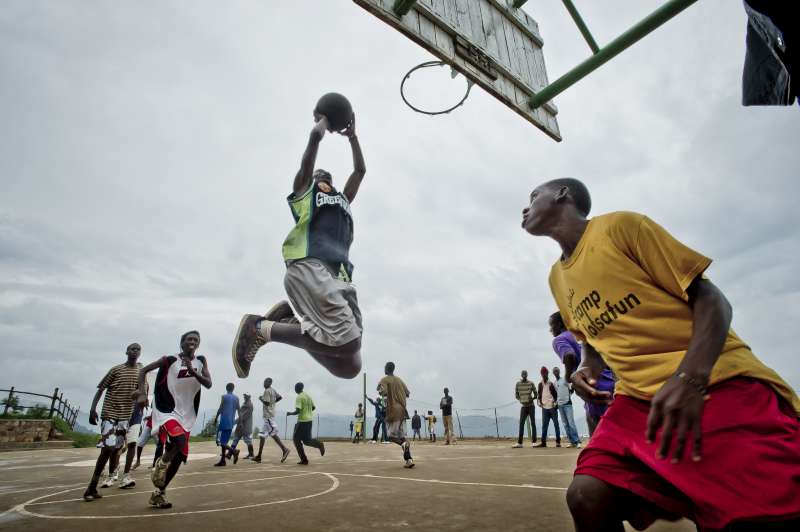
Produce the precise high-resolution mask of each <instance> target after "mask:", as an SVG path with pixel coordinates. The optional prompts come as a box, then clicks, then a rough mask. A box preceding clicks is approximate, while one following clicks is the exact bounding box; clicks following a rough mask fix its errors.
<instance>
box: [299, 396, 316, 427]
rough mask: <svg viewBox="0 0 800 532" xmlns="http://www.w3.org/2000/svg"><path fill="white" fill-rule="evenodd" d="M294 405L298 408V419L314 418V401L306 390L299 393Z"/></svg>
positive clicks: (308, 419) (307, 419)
mask: <svg viewBox="0 0 800 532" xmlns="http://www.w3.org/2000/svg"><path fill="white" fill-rule="evenodd" d="M294 406H295V408H297V421H311V420H313V419H314V401H313V400H312V399H311V396H310V395H308V394H307V393H306V392H300V393H299V394H297V399H295V401H294Z"/></svg>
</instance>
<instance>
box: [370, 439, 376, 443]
mask: <svg viewBox="0 0 800 532" xmlns="http://www.w3.org/2000/svg"><path fill="white" fill-rule="evenodd" d="M368 443H378V442H376V441H375V440H369V442H368Z"/></svg>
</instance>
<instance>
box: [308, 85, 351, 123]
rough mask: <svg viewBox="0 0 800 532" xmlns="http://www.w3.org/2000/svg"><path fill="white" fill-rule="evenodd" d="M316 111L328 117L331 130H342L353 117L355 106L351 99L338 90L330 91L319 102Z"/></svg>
mask: <svg viewBox="0 0 800 532" xmlns="http://www.w3.org/2000/svg"><path fill="white" fill-rule="evenodd" d="M314 111H315V112H317V113H319V114H321V115H325V116H326V117H328V123H329V124H330V129H331V131H341V130H343V129H344V128H346V127H347V125H348V124H349V123H350V120H351V119H352V118H353V107H352V106H351V105H350V101H348V99H347V98H345V97H344V96H343V95H341V94H339V93H338V92H329V93H328V94H325V95H323V96H322V98H320V99H319V101H318V102H317V106H316V107H315V108H314Z"/></svg>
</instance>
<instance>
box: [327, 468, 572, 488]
mask: <svg viewBox="0 0 800 532" xmlns="http://www.w3.org/2000/svg"><path fill="white" fill-rule="evenodd" d="M325 474H330V475H335V476H342V477H361V478H378V479H386V480H405V481H409V482H427V483H430V484H454V485H459V486H486V487H493V488H525V489H538V490H555V491H567V488H559V487H557V486H539V485H537V484H497V483H494V482H461V481H456V480H437V479H427V478H413V477H393V476H388V475H370V474H368V473H366V474H361V475H360V474H357V473H327V472H326V473H325Z"/></svg>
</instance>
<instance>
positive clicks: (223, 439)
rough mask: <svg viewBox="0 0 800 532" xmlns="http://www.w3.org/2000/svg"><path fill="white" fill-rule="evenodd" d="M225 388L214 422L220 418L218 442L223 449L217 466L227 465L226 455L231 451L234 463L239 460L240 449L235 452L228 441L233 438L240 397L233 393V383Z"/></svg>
mask: <svg viewBox="0 0 800 532" xmlns="http://www.w3.org/2000/svg"><path fill="white" fill-rule="evenodd" d="M225 390H226V391H227V392H228V393H226V394H225V395H223V396H222V399H221V400H220V402H219V408H218V409H217V415H216V416H214V423H215V424H216V423H217V420H218V419H219V426H218V428H217V443H219V447H220V449H221V454H220V457H219V462H217V463H216V464H214V465H215V466H224V465H225V455H226V454H228V453H230V454H232V455H233V463H234V464H235V463H236V462H238V461H239V451H236V452H233V451H231V449H230V447H228V442H229V441H230V439H231V432H233V421H234V419H236V416H237V415H238V414H239V398H238V397H236V396H235V395H234V394H233V383H232V382H229V383H228V384H227V385H225Z"/></svg>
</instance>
